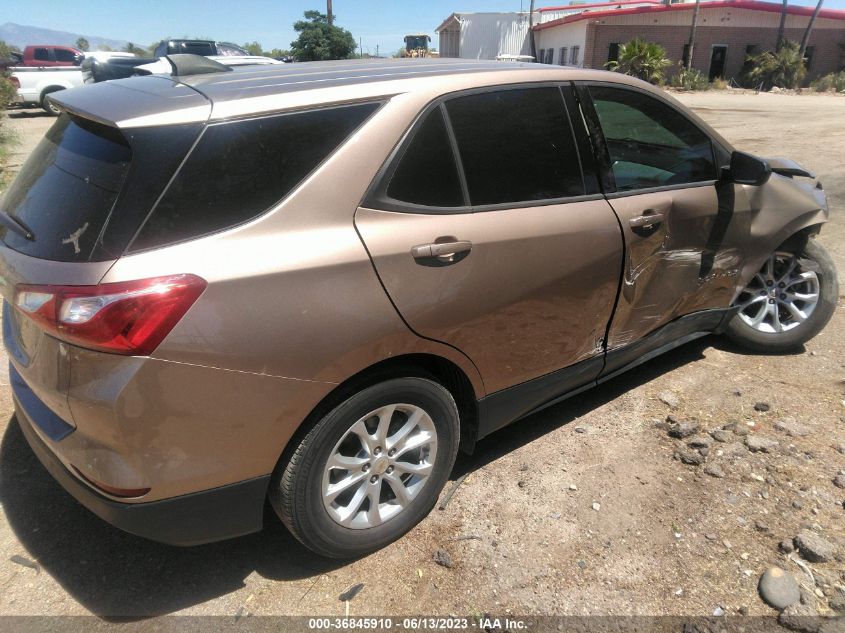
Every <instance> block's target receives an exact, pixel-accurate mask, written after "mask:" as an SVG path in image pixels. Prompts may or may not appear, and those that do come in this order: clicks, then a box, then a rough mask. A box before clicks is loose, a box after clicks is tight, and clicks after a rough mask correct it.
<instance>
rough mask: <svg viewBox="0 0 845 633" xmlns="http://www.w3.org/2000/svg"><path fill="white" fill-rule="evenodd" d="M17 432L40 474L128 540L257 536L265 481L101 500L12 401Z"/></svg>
mask: <svg viewBox="0 0 845 633" xmlns="http://www.w3.org/2000/svg"><path fill="white" fill-rule="evenodd" d="M15 412H16V417H17V420H18V424H19V425H20V427H21V431H22V432H23V434H24V437H26V440H27V442H29V445H30V447H32V451H33V452H34V453H35V455H36V457H38V460H39V461H40V462H41V463H42V464H43V465H44V468H46V469H47V471H48V472H49V473H50V474H51V475H52V476H53V478H54V479H56V481H58V482H59V483H60V484H61V485H62V487H63V488H64V489H65V490H66V491H67V492H69V493H70V494H71V495H72V496H73V497H74V498H75V499H76V500H77V501H78V502H79V503H81V504H82V505H83V506H85V507H86V508H88V509H89V510H91V512H93V513H94V514H96V515H97V516H98V517H100V518H101V519H103V520H104V521H106V522H108V523H111V524H112V525H114V526H115V527H118V528H120V529H121V530H124V531H126V532H129V533H131V534H135V535H137V536H142V537H144V538H148V539H151V540H153V541H159V542H161V543H167V544H169V545H201V544H203V543H211V542H213V541H222V540H224V539H228V538H234V537H236V536H243V535H244V534H250V533H252V532H258V531H260V530H261V529H262V527H263V516H264V499H265V496H266V494H267V486H268V484H269V482H270V476H269V475H267V476H264V477H256V478H254V479H249V480H247V481H242V482H239V483H236V484H231V485H228V486H222V487H219V488H214V489H212V490H205V491H202V492H197V493H194V494H188V495H183V496H180V497H174V498H171V499H164V500H161V501H153V502H149V503H119V502H116V501H113V500H111V499H107V498H105V497H103V496H101V495H99V494H97V493H96V492H95V491H94V490H92V489H91V488H89V487H88V486H87V485H86V484H84V483H82V482H81V481H80V480H79V479H77V478H76V477H75V476H74V475H72V474H71V473H70V472H69V471H68V470H67V468H65V466H64V464H62V462H61V461H60V460H59V458H58V457H56V455H55V454H54V453H53V452H52V451H51V450H50V449H49V448H48V447H47V446H46V445H45V444H44V442H43V441H42V440H41V438H40V437H38V434H37V433H36V432H35V430H34V429H33V428H32V425H33V421H32V420H31V419H30V418H29V416H28V415H27V413H26V411H25V410H24V408H23V407H22V406H21V403H20V402H19V401H18V398H17V397H15Z"/></svg>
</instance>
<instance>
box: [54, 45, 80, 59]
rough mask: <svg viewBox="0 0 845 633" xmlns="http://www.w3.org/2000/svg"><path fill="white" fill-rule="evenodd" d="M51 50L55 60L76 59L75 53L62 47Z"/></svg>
mask: <svg viewBox="0 0 845 633" xmlns="http://www.w3.org/2000/svg"><path fill="white" fill-rule="evenodd" d="M53 52H54V53H55V54H56V61H57V62H73V61H76V54H75V53H74V52H72V51H69V50H66V49H64V48H54V49H53Z"/></svg>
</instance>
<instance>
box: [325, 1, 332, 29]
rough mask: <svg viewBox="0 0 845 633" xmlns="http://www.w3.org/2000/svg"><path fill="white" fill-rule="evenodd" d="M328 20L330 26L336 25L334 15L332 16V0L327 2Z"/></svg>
mask: <svg viewBox="0 0 845 633" xmlns="http://www.w3.org/2000/svg"><path fill="white" fill-rule="evenodd" d="M326 19H327V20H328V22H329V26H331V25H332V24H334V15H332V0H326Z"/></svg>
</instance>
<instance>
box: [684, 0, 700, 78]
mask: <svg viewBox="0 0 845 633" xmlns="http://www.w3.org/2000/svg"><path fill="white" fill-rule="evenodd" d="M700 6H701V0H695V8H694V9H693V11H692V26H690V29H689V42H688V43H687V63H686V68H687V70H689V69H690V68H692V54H693V51H695V29H696V27H697V26H698V9H699V7H700Z"/></svg>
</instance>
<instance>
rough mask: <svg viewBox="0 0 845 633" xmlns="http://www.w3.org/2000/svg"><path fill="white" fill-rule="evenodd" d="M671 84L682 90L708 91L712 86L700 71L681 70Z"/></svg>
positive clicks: (691, 69) (692, 69) (693, 69)
mask: <svg viewBox="0 0 845 633" xmlns="http://www.w3.org/2000/svg"><path fill="white" fill-rule="evenodd" d="M671 84H672V86H673V87H675V88H681V89H682V90H708V89H709V88H710V84H709V83H708V81H707V77H705V76H704V75H703V74H702V73H701V71H700V70H696V69H695V68H681V69H680V70H679V71H678V72H677V73H676V74H675V75H674V76H673V77H672V81H671Z"/></svg>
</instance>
